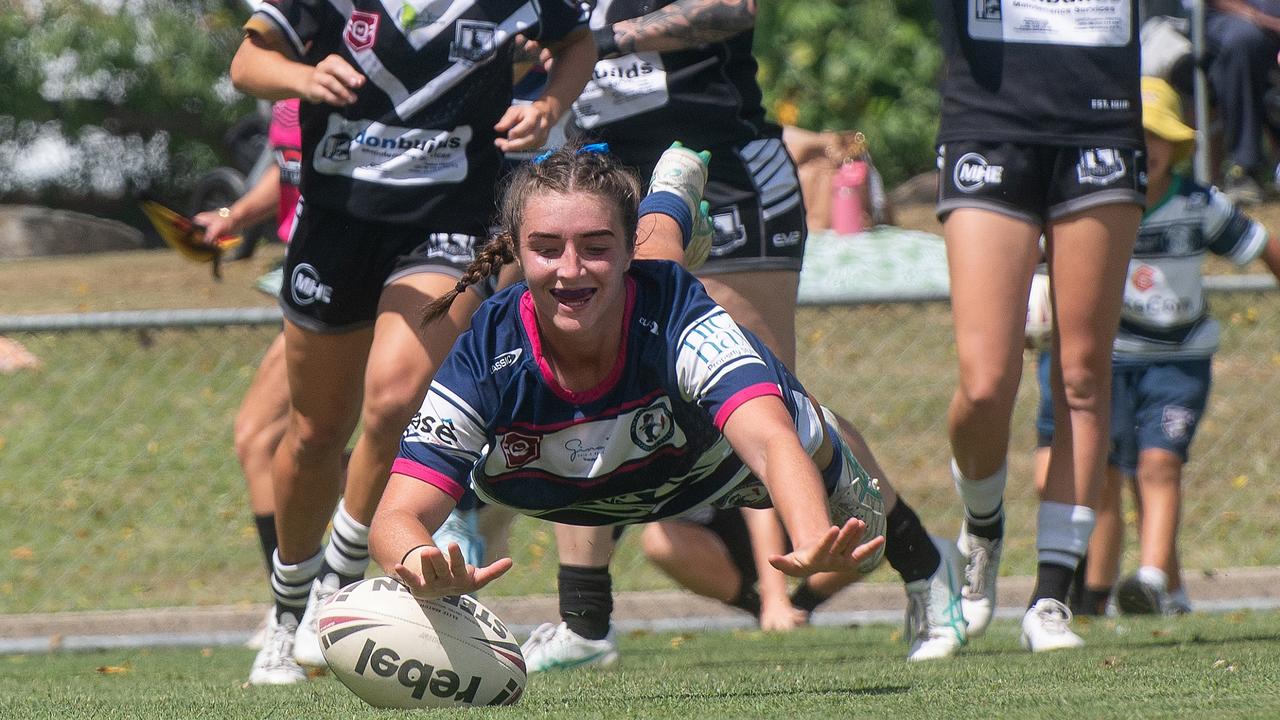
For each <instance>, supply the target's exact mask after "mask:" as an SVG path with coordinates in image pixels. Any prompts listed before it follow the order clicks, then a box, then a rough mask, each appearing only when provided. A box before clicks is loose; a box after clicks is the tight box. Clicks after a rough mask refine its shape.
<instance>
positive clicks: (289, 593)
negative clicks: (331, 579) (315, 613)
mask: <svg viewBox="0 0 1280 720" xmlns="http://www.w3.org/2000/svg"><path fill="white" fill-rule="evenodd" d="M323 564H324V553H320V552H317V553H316V554H315V555H312V556H311V557H309V558H307V559H306V560H303V561H302V562H300V563H297V564H295V565H287V564H285V563H284V561H282V560H281V559H280V550H278V549H277V550H276V551H275V553H274V554H272V556H271V594H272V595H273V596H274V597H275V600H276V617H277V618H281V617H283V616H284V615H285V614H286V613H288V614H291V615H293V621H294V623H295V624H296V623H297V622H298V621H299V620H301V619H302V613H303V611H304V610H305V609H306V607H307V598H308V597H309V596H310V594H311V583H312V582H313V581H314V580H315V579H316V576H317V575H318V574H319V573H320V566H321V565H323Z"/></svg>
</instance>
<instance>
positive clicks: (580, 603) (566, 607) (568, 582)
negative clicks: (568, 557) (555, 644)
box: [556, 565, 613, 640]
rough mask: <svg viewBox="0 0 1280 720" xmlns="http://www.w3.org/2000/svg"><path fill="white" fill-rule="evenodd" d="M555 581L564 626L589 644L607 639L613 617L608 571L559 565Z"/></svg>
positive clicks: (610, 582)
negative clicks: (557, 585) (558, 591)
mask: <svg viewBox="0 0 1280 720" xmlns="http://www.w3.org/2000/svg"><path fill="white" fill-rule="evenodd" d="M556 579H557V581H558V584H559V586H560V619H561V620H563V621H564V624H565V625H567V626H568V627H569V629H570V630H572V631H574V632H576V633H578V634H579V635H581V636H582V637H584V638H587V639H588V640H600V639H603V638H604V636H605V635H608V634H609V619H610V618H611V617H612V616H613V578H611V577H610V576H609V568H608V567H574V566H572V565H561V566H560V572H559V573H558V574H557V578H556Z"/></svg>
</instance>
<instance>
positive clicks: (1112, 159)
mask: <svg viewBox="0 0 1280 720" xmlns="http://www.w3.org/2000/svg"><path fill="white" fill-rule="evenodd" d="M1126 171H1127V168H1126V167H1125V165H1124V159H1123V158H1122V157H1120V153H1119V152H1117V151H1116V150H1115V149H1113V148H1089V149H1088V150H1081V151H1080V162H1078V163H1076V180H1078V181H1079V182H1080V184H1081V185H1110V184H1111V183H1113V182H1115V181H1116V180H1119V179H1120V178H1122V177H1124V175H1125V172H1126Z"/></svg>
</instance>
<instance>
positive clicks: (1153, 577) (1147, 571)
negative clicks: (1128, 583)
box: [1137, 565, 1169, 592]
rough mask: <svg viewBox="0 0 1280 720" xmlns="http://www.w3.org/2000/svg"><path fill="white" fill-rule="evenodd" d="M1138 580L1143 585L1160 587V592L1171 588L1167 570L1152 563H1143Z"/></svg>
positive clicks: (1139, 569)
mask: <svg viewBox="0 0 1280 720" xmlns="http://www.w3.org/2000/svg"><path fill="white" fill-rule="evenodd" d="M1137 574H1138V581H1139V582H1141V583H1142V584H1143V585H1148V586H1150V587H1155V588H1159V589H1160V592H1164V591H1165V590H1167V589H1168V588H1169V576H1168V575H1167V574H1166V573H1165V571H1163V570H1161V569H1160V568H1158V567H1155V566H1152V565H1143V566H1142V567H1140V568H1138V573H1137Z"/></svg>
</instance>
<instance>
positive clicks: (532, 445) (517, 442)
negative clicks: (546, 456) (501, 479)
mask: <svg viewBox="0 0 1280 720" xmlns="http://www.w3.org/2000/svg"><path fill="white" fill-rule="evenodd" d="M498 446H499V447H501V448H502V457H503V458H504V459H505V460H506V461H507V467H509V468H518V467H522V466H524V465H528V464H529V463H531V462H533V461H534V460H537V459H538V458H539V457H541V456H542V438H539V437H536V436H533V435H525V434H524V433H518V432H509V433H506V434H505V435H503V436H502V439H501V441H500V442H499V443H498Z"/></svg>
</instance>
